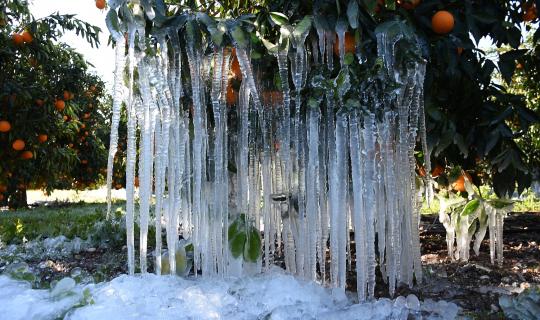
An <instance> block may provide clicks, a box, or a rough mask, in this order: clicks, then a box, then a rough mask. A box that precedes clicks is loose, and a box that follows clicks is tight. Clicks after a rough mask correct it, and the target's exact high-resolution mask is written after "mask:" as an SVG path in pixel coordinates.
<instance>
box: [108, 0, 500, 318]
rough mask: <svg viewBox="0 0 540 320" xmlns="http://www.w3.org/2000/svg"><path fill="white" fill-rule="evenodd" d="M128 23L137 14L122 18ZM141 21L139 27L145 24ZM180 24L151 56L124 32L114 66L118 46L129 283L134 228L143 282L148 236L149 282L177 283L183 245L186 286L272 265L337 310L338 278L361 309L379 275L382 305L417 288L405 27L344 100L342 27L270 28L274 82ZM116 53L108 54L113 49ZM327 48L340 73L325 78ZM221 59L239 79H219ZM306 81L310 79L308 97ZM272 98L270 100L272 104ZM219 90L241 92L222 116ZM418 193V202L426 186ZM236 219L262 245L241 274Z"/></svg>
mask: <svg viewBox="0 0 540 320" xmlns="http://www.w3.org/2000/svg"><path fill="white" fill-rule="evenodd" d="M129 8H131V7H129ZM113 10H114V9H113ZM122 10H124V9H122ZM125 10H131V9H125ZM133 10H135V11H137V10H142V9H141V8H140V6H137V5H135V6H133ZM145 10H147V12H146V13H150V15H147V16H146V17H147V18H148V19H150V20H152V19H153V17H154V16H155V13H154V12H149V11H148V10H149V9H148V8H145ZM121 13H122V15H121V16H124V14H125V13H126V12H121ZM136 13H137V14H138V15H139V16H142V12H136ZM185 17H186V19H185V21H183V23H184V24H183V25H182V26H176V25H175V26H173V25H174V24H165V25H162V24H161V23H156V24H155V26H156V28H154V29H153V31H152V36H151V41H146V40H147V39H148V38H149V37H150V35H146V34H145V28H143V26H142V25H138V23H141V22H142V21H138V20H137V19H135V20H137V21H136V22H134V23H131V24H129V25H128V26H127V53H126V50H125V46H121V45H118V46H117V48H120V47H121V49H118V51H117V60H118V63H117V68H116V72H117V74H116V84H115V95H114V109H113V119H112V134H111V149H110V154H109V162H110V163H111V164H112V161H113V160H114V154H115V153H116V139H117V138H116V136H115V135H116V133H115V132H116V131H117V130H118V128H117V122H118V116H119V114H120V111H121V110H120V109H121V108H122V107H123V106H125V108H126V114H127V117H128V119H127V120H128V128H127V129H128V130H127V132H128V152H127V163H126V192H127V197H126V199H127V202H126V209H127V214H126V226H127V228H126V234H127V255H128V273H129V274H130V275H133V274H134V273H135V270H136V269H137V265H136V261H135V254H136V252H135V243H134V241H135V235H134V230H135V223H138V224H139V227H140V228H139V229H140V234H139V246H138V247H139V249H138V250H139V252H138V254H139V257H138V258H139V259H137V260H138V264H139V265H138V267H139V268H140V270H141V273H146V272H147V271H148V270H150V269H149V267H148V266H149V264H148V263H147V257H148V256H152V253H148V252H147V250H148V239H147V237H148V231H149V227H150V224H153V226H155V228H156V233H155V236H156V241H155V243H156V248H155V251H154V252H153V259H155V263H154V266H155V268H154V272H155V273H156V274H157V275H164V274H166V273H170V274H172V275H174V274H185V273H184V272H182V271H183V270H182V269H183V265H180V263H177V261H179V259H180V260H182V257H183V255H184V253H183V252H182V251H181V250H180V251H178V248H177V243H178V240H179V238H183V239H188V240H189V241H190V242H191V243H192V244H193V274H194V275H195V276H197V277H198V276H199V275H202V276H203V278H213V279H214V278H215V279H226V278H227V277H229V276H231V275H236V276H246V275H252V274H257V273H260V272H261V271H262V270H270V269H272V266H273V264H274V263H275V262H276V261H279V260H278V258H281V257H283V259H284V264H285V266H286V269H287V272H289V273H290V274H293V275H296V276H298V277H299V278H302V279H304V280H313V281H321V282H322V283H324V284H328V285H329V286H331V287H334V293H335V295H336V296H337V295H344V291H345V286H346V283H347V277H348V271H352V270H351V269H352V268H353V267H354V264H356V270H355V271H356V279H357V286H358V299H359V300H360V301H365V300H368V299H373V298H374V294H375V292H376V288H375V283H376V282H375V279H376V277H375V274H376V273H375V271H376V270H377V267H378V268H379V270H380V273H381V276H382V278H383V280H384V281H385V282H387V283H388V289H389V292H390V294H391V295H393V294H394V293H395V288H396V286H397V285H398V284H401V283H405V284H408V285H413V284H414V283H418V282H420V281H421V278H422V277H421V276H422V274H421V266H420V245H419V236H418V224H419V201H418V198H417V197H418V193H419V192H418V190H417V186H416V183H415V182H416V181H415V174H414V165H415V163H414V151H415V148H416V145H417V143H418V141H420V143H421V145H422V147H423V150H424V154H425V156H426V164H425V168H426V169H427V170H429V168H430V165H429V150H428V149H427V138H426V133H425V119H424V118H425V113H424V110H423V108H424V106H423V103H422V101H423V81H424V75H425V61H423V60H422V59H421V58H419V57H417V56H415V55H410V59H407V61H403V60H402V59H396V55H395V53H396V50H401V48H402V47H401V46H400V45H401V42H402V41H408V42H410V43H414V39H409V38H407V36H406V35H407V34H408V33H407V32H404V30H403V28H404V27H405V24H404V23H401V22H397V21H391V22H388V23H385V24H384V25H383V26H382V27H381V28H380V30H379V28H378V29H377V31H376V33H377V52H378V54H379V56H380V58H381V61H382V68H380V71H379V72H378V74H376V75H373V77H372V78H370V79H369V80H366V81H364V82H362V84H361V85H362V86H365V88H361V90H360V91H359V92H361V94H360V95H359V96H358V97H357V96H354V97H351V96H350V95H349V93H350V92H351V91H350V90H352V89H354V90H358V88H353V86H354V85H356V84H355V83H354V81H353V80H354V79H355V75H353V74H352V72H354V68H350V67H349V66H348V65H346V64H345V61H344V60H345V59H344V58H345V54H344V53H345V52H344V39H345V33H346V31H347V27H346V23H345V22H344V21H341V20H340V21H338V23H337V24H336V26H335V27H334V26H332V27H330V26H323V25H320V21H319V22H317V19H315V20H316V21H315V23H313V18H312V17H311V16H307V17H305V18H304V19H303V20H302V21H300V22H298V23H296V24H295V25H294V26H285V25H284V26H282V28H281V30H280V31H281V36H280V40H279V45H278V46H277V47H276V48H277V50H272V51H273V52H272V53H273V54H274V56H275V59H276V65H277V66H275V69H274V70H273V71H276V72H278V73H279V78H280V81H279V83H276V82H275V81H268V80H269V79H268V74H266V72H267V70H266V68H261V67H260V66H259V65H258V64H257V62H256V60H255V59H253V60H252V57H253V58H256V57H255V52H256V51H252V49H253V48H251V43H250V41H249V39H242V36H241V34H240V33H238V30H239V29H236V27H237V26H235V23H234V21H227V22H226V23H225V22H224V21H220V22H219V24H220V25H221V26H222V27H223V28H224V30H225V31H223V30H222V31H223V32H224V34H223V36H224V37H228V36H229V35H232V38H231V39H228V40H232V46H231V42H230V41H225V42H223V43H221V44H218V43H214V42H213V41H214V40H212V39H213V37H208V36H207V35H206V34H201V33H200V29H199V27H200V26H201V25H200V23H202V21H203V20H204V17H203V16H202V15H198V14H195V15H191V14H187V13H186V16H185ZM313 24H314V25H315V29H316V32H317V37H314V36H315V34H313V33H312V34H311V37H310V38H309V39H308V36H309V35H310V32H311V31H312V27H313ZM159 25H162V27H160V26H159ZM165 26H166V27H165ZM110 27H112V28H114V26H113V25H110ZM207 27H209V28H210V29H212V26H211V25H210V26H207ZM402 27H403V28H402ZM385 28H386V29H385ZM220 30H221V29H220ZM235 30H236V31H235ZM336 34H337V38H336ZM117 40H118V41H120V42H119V44H121V43H122V41H124V38H123V35H122V38H120V36H119V37H118V39H117ZM142 40H145V41H142ZM242 40H246V41H242ZM306 41H307V44H306ZM335 41H338V44H339V51H340V54H339V61H340V64H339V65H334V56H333V54H334V52H333V47H334V42H335ZM412 47H413V48H414V46H412ZM233 52H234V55H235V56H236V59H237V61H238V64H239V66H240V71H241V74H242V75H241V77H239V76H238V75H233V72H231V68H232V65H231V63H230V59H231V57H232V56H233ZM314 53H316V54H314ZM319 53H320V55H321V57H320V59H319ZM406 56H407V57H409V55H406ZM126 61H127V62H126ZM182 61H186V62H187V63H184V64H185V66H182ZM318 62H320V63H318ZM312 64H313V65H316V67H315V68H312ZM318 69H321V70H323V71H322V73H320V74H319V75H318V76H316V77H314V78H312V79H309V82H308V75H310V76H311V74H312V72H318ZM233 71H235V70H233ZM123 72H124V73H125V76H124V77H121V73H123ZM235 72H236V71H235ZM329 74H333V76H331V77H332V78H328V77H329V76H328V75H329ZM336 74H338V77H337V78H333V77H334V76H335V75H336ZM317 77H318V78H317ZM327 78H328V79H327ZM276 80H277V79H276ZM182 82H185V83H182ZM290 83H292V87H290ZM124 86H126V89H125V90H124ZM306 86H311V87H313V88H314V89H316V90H314V94H313V95H311V94H306V92H304V91H305V89H306ZM276 87H278V88H279V89H280V90H281V94H282V97H281V96H279V94H278V95H277V96H276V95H275V94H274V93H275V92H274V90H276ZM230 88H233V89H234V90H236V89H238V88H239V92H238V93H236V92H233V93H234V94H238V98H236V97H234V99H232V100H234V101H229V100H230V99H227V95H228V94H229V93H230V91H229V89H230ZM310 89H311V88H310ZM124 91H125V92H124ZM315 93H316V94H315ZM291 95H293V97H294V101H291ZM267 97H270V98H268V99H267ZM306 98H307V99H306ZM306 100H307V101H306ZM110 169H111V168H109V171H110ZM136 172H137V177H138V178H139V182H140V186H139V189H138V201H139V203H138V204H139V206H138V210H136V201H137V198H136V197H135V195H136V192H137V188H136V187H135V181H136V179H135V178H136V177H135V175H136ZM109 180H110V176H109ZM108 182H109V184H110V181H108ZM425 185H426V186H427V187H426V190H428V191H427V192H428V197H430V192H429V190H430V187H429V185H430V181H429V178H428V181H426V183H425ZM240 214H245V217H246V219H247V221H248V222H249V224H252V225H253V227H254V228H255V229H256V230H257V231H258V232H260V233H261V235H262V237H263V238H264V241H262V242H263V244H262V245H261V248H258V249H260V252H257V253H258V256H257V257H256V259H253V260H254V261H247V260H246V259H245V257H244V256H240V257H238V258H233V257H232V255H231V252H230V250H229V239H228V232H227V231H228V228H229V224H230V221H232V220H231V219H235V218H236V217H238V216H239V215H240ZM441 217H442V218H443V220H444V219H445V218H447V217H446V216H444V215H441ZM493 217H494V218H490V219H491V220H489V221H491V222H492V223H491V222H490V223H491V224H490V226H491V225H493V227H492V228H491V229H493V230H497V228H499V229H500V228H501V226H502V220H501V219H500V218H497V217H495V216H493ZM461 227H462V228H464V225H463V226H461ZM162 228H164V229H165V230H166V235H165V239H166V249H165V247H164V243H162ZM491 229H490V230H491ZM463 230H464V229H463ZM351 232H354V244H353V240H352V239H351ZM490 233H491V232H490ZM493 234H494V235H495V234H498V233H496V232H495V231H494V232H493ZM469 237H470V235H467V237H466V238H463V239H465V240H469ZM497 237H499V236H497ZM499 238H500V237H499ZM328 240H329V241H328ZM328 242H329V243H328ZM460 243H464V241H461V242H460ZM354 246H356V247H354ZM462 247H463V246H460V248H462ZM494 248H495V247H494ZM496 248H499V247H496ZM177 252H178V255H179V256H177ZM259 253H260V254H259ZM328 253H329V256H328ZM246 256H247V254H246ZM328 257H329V258H328ZM177 264H178V265H177ZM150 265H151V264H150ZM177 268H179V270H178V271H177V270H176V269H177ZM328 275H329V276H330V277H328ZM145 276H146V275H145ZM328 278H329V279H330V281H329V282H327V279H328ZM201 281H203V282H204V281H205V280H204V279H203V280H201ZM411 299H412V298H411ZM386 303H387V302H380V304H381V305H382V304H386ZM402 307H403V306H401V305H400V308H402ZM370 308H371V307H370ZM285 310H288V309H287V308H283V309H280V311H279V312H277V311H276V313H275V314H273V315H274V316H275V317H278V315H284V314H286V311H285ZM400 312H401V311H399V312H398V313H397V314H396V316H401V313H400Z"/></svg>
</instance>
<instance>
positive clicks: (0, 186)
mask: <svg viewBox="0 0 540 320" xmlns="http://www.w3.org/2000/svg"><path fill="white" fill-rule="evenodd" d="M6 191H7V186H6V185H5V184H0V193H4V192H6Z"/></svg>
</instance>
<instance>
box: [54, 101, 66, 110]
mask: <svg viewBox="0 0 540 320" xmlns="http://www.w3.org/2000/svg"><path fill="white" fill-rule="evenodd" d="M54 107H55V108H56V110H58V111H60V112H62V110H64V108H65V107H66V103H65V102H64V101H63V100H56V102H55V103H54Z"/></svg>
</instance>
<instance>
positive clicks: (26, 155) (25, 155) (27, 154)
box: [21, 150, 34, 160]
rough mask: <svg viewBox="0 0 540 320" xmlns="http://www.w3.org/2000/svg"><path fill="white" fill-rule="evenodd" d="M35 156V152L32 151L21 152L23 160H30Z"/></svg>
mask: <svg viewBox="0 0 540 320" xmlns="http://www.w3.org/2000/svg"><path fill="white" fill-rule="evenodd" d="M33 157H34V154H33V153H32V151H28V150H26V151H24V152H23V153H21V159H23V160H29V159H32V158H33Z"/></svg>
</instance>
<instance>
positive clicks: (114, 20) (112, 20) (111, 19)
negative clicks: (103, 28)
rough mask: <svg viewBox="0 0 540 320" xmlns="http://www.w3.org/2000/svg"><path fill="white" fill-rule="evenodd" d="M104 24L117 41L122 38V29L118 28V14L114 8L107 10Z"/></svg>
mask: <svg viewBox="0 0 540 320" xmlns="http://www.w3.org/2000/svg"><path fill="white" fill-rule="evenodd" d="M105 24H106V25H107V28H108V29H109V32H110V33H111V35H112V37H113V39H114V40H115V41H119V40H121V39H123V38H124V36H123V35H122V31H121V30H120V22H119V21H118V14H117V13H116V10H112V9H111V10H109V12H108V13H107V16H106V17H105Z"/></svg>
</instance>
